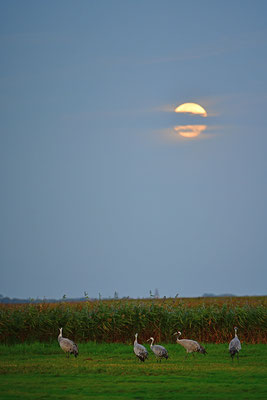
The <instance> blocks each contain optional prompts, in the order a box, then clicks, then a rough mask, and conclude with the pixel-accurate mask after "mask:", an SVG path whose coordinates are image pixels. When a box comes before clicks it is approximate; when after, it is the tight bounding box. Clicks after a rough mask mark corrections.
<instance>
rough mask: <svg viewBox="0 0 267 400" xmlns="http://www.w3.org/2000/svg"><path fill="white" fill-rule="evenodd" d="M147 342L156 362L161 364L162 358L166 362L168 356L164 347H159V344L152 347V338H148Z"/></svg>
mask: <svg viewBox="0 0 267 400" xmlns="http://www.w3.org/2000/svg"><path fill="white" fill-rule="evenodd" d="M149 340H151V343H150V348H151V350H152V351H153V353H154V354H155V356H156V359H157V361H158V360H159V361H160V362H161V359H162V358H166V360H167V359H168V357H169V356H168V352H167V350H166V349H165V347H163V346H160V345H159V344H158V345H154V338H153V337H151V338H149V339H148V340H147V342H148V341H149Z"/></svg>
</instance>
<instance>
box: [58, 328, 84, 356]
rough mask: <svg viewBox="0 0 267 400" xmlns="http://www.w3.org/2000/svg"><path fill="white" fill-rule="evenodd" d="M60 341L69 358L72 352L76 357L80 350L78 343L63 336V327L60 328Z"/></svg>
mask: <svg viewBox="0 0 267 400" xmlns="http://www.w3.org/2000/svg"><path fill="white" fill-rule="evenodd" d="M58 343H59V345H60V347H61V348H62V350H63V351H64V352H65V353H66V355H67V357H68V358H69V356H70V354H73V355H74V357H77V356H78V353H79V350H78V346H77V344H75V343H74V342H73V341H72V340H70V339H67V338H64V337H62V328H59V335H58Z"/></svg>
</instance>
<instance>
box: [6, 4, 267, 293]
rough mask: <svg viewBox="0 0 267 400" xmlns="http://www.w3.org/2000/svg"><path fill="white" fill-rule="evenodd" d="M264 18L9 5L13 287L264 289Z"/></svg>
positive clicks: (210, 11)
mask: <svg viewBox="0 0 267 400" xmlns="http://www.w3.org/2000/svg"><path fill="white" fill-rule="evenodd" d="M266 14H267V2H266V1H264V0H257V1H254V0H253V1H252V0H251V1H247V0H242V1H238V0H235V1H232V0H231V1H223V2H221V1H207V0H202V1H201V2H200V1H198V0H196V1H192V0H189V1H186V2H184V1H178V0H177V1H170V0H164V1H163V0H162V1H158V0H142V1H139V0H136V1H129V0H112V1H108V0H97V1H94V0H91V1H81V0H78V1H68V0H64V1H63V0H58V1H56V2H55V1H50V0H48V1H45V2H44V1H40V0H34V1H29V0H25V1H23V2H22V1H16V0H10V1H1V2H0V49H1V63H0V121H1V122H0V185H1V186H0V187H1V196H0V268H1V272H0V274H1V278H0V293H1V294H2V295H5V296H9V297H19V298H29V297H31V298H37V297H38V298H44V297H46V298H61V297H62V296H63V295H66V296H68V297H82V296H83V295H84V292H86V293H88V295H89V297H98V296H99V293H100V294H101V296H102V297H113V296H114V293H115V292H117V293H118V294H119V297H123V296H130V297H147V296H149V293H150V291H151V292H152V293H154V291H155V289H158V291H159V294H160V296H161V297H162V296H167V297H168V296H175V295H176V294H177V293H178V294H179V296H181V297H182V296H201V295H202V294H203V293H216V294H220V293H233V294H236V295H263V294H266V282H267V268H266V264H267V252H266V236H267V208H266V202H267V186H266V182H267V180H266V173H267V157H266V148H267V132H266V104H267V74H266V71H267V52H266V48H267V47H266V45H267V23H266ZM186 102H193V103H197V104H199V105H201V106H202V107H203V108H204V109H205V110H206V112H207V117H203V116H201V115H194V114H188V113H186V114H184V113H181V114H180V113H175V112H174V110H175V108H176V107H177V106H179V105H181V104H183V103H186ZM203 124H204V125H205V130H204V131H203V132H201V134H199V135H198V136H196V137H195V138H185V137H182V136H181V135H180V134H179V131H177V130H175V129H174V127H175V126H184V125H203Z"/></svg>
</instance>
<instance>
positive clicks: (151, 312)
mask: <svg viewBox="0 0 267 400" xmlns="http://www.w3.org/2000/svg"><path fill="white" fill-rule="evenodd" d="M234 326H238V327H239V337H240V339H241V341H243V342H246V343H267V297H266V296H262V297H232V298H198V299H178V298H172V299H142V300H132V299H123V300H103V301H102V300H98V301H90V300H87V301H85V302H79V303H68V302H64V301H62V302H60V303H46V302H43V303H39V304H16V305H1V306H0V342H1V343H5V344H12V343H22V342H34V341H41V342H51V341H53V340H55V338H57V335H58V328H59V327H63V334H64V336H66V337H70V338H72V339H73V340H75V341H77V342H88V341H95V342H107V343H111V342H121V343H130V342H132V341H133V337H134V334H135V332H138V333H139V338H140V341H142V340H145V339H146V338H147V337H150V336H154V337H155V339H156V341H161V342H165V343H171V342H174V340H175V337H174V336H173V333H174V332H175V331H177V330H178V329H179V330H181V331H182V333H183V337H188V338H192V339H193V338H194V339H196V340H199V341H201V342H209V343H225V342H228V341H229V340H230V339H231V338H232V337H233V327H234Z"/></svg>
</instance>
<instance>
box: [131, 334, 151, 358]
mask: <svg viewBox="0 0 267 400" xmlns="http://www.w3.org/2000/svg"><path fill="white" fill-rule="evenodd" d="M137 336H138V333H136V334H135V341H134V353H135V355H136V357H137V358H139V360H140V361H143V362H144V361H145V360H146V359H147V357H148V351H147V349H146V348H145V347H144V346H142V345H141V344H139V343H138V342H137Z"/></svg>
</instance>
